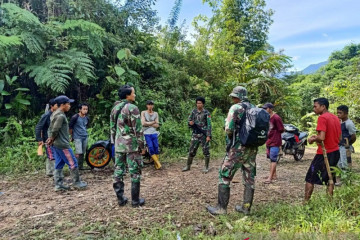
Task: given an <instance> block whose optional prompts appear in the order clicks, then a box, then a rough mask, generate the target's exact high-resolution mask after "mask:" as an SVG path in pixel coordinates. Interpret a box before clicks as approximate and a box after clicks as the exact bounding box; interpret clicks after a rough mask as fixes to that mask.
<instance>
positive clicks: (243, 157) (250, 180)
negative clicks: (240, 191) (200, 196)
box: [219, 146, 258, 189]
mask: <svg viewBox="0 0 360 240" xmlns="http://www.w3.org/2000/svg"><path fill="white" fill-rule="evenodd" d="M257 151H258V148H257V147H244V146H239V147H238V148H231V149H230V151H229V153H228V155H226V157H225V159H224V161H223V163H222V165H221V167H220V169H219V184H224V185H227V186H228V187H230V182H231V181H232V179H233V178H234V175H235V173H236V171H237V170H238V169H239V168H241V171H242V175H243V176H242V180H243V184H244V185H250V186H251V188H253V189H255V176H256V154H257Z"/></svg>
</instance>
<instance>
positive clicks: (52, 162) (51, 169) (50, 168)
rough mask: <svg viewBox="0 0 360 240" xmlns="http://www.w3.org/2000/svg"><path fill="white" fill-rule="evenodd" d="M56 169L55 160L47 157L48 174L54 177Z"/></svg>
mask: <svg viewBox="0 0 360 240" xmlns="http://www.w3.org/2000/svg"><path fill="white" fill-rule="evenodd" d="M54 170H55V160H50V159H49V158H46V176H49V177H52V176H54Z"/></svg>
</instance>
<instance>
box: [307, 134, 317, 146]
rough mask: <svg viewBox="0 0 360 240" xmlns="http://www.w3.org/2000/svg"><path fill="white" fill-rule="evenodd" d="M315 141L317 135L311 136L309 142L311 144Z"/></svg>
mask: <svg viewBox="0 0 360 240" xmlns="http://www.w3.org/2000/svg"><path fill="white" fill-rule="evenodd" d="M315 141H316V135H313V136H311V137H309V138H308V142H309V143H310V144H313V143H314V142H315Z"/></svg>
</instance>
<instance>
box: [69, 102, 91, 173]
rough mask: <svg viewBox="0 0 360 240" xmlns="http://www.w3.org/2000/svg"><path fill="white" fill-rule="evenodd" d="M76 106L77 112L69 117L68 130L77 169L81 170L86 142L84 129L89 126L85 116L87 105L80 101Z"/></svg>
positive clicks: (86, 136) (86, 135)
mask: <svg viewBox="0 0 360 240" xmlns="http://www.w3.org/2000/svg"><path fill="white" fill-rule="evenodd" d="M78 108H79V113H77V114H75V115H73V116H72V117H71V119H70V123H69V132H70V134H71V135H72V139H73V140H74V144H75V157H76V158H77V159H78V163H79V169H80V170H81V169H84V168H83V165H84V155H85V153H86V147H87V143H88V133H87V130H86V129H87V128H88V126H89V122H90V119H89V117H88V116H87V113H88V111H89V105H87V104H86V103H81V104H79V106H78Z"/></svg>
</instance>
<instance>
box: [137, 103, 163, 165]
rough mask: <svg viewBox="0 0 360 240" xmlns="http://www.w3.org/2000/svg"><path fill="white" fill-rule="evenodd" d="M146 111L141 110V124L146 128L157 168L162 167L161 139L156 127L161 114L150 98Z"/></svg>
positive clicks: (146, 138) (148, 144)
mask: <svg viewBox="0 0 360 240" xmlns="http://www.w3.org/2000/svg"><path fill="white" fill-rule="evenodd" d="M146 108H147V110H146V111H142V112H141V124H142V125H143V129H144V136H145V140H146V144H147V146H148V148H149V154H150V156H151V158H152V159H153V160H154V165H155V168H156V169H160V168H161V163H160V161H159V141H158V132H157V131H156V128H158V127H159V116H158V113H157V112H154V110H153V108H154V102H153V101H151V100H149V101H147V102H146Z"/></svg>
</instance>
